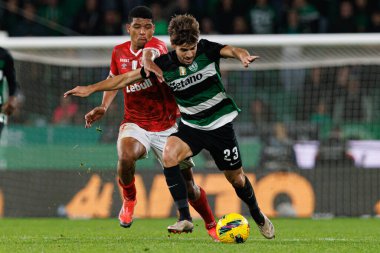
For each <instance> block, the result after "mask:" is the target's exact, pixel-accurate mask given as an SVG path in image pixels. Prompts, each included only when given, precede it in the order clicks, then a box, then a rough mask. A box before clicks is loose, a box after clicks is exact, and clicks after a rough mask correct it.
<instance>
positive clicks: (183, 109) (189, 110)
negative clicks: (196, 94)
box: [178, 92, 227, 114]
mask: <svg viewBox="0 0 380 253" xmlns="http://www.w3.org/2000/svg"><path fill="white" fill-rule="evenodd" d="M225 98H227V96H226V94H225V93H224V92H219V93H218V94H216V95H215V96H214V97H213V98H211V99H209V100H207V101H205V102H203V103H200V104H198V105H195V106H191V107H183V106H180V105H178V107H179V110H180V111H181V112H183V113H186V114H196V113H198V112H201V111H203V110H206V109H209V108H211V107H212V106H214V105H216V104H218V103H219V102H220V101H222V100H223V99H225Z"/></svg>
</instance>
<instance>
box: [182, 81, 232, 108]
mask: <svg viewBox="0 0 380 253" xmlns="http://www.w3.org/2000/svg"><path fill="white" fill-rule="evenodd" d="M221 92H223V93H224V90H221V89H220V87H219V86H217V85H212V86H211V87H210V88H209V89H207V90H204V91H203V92H200V93H198V94H195V95H194V96H193V97H191V98H189V99H180V98H176V102H177V104H178V105H180V106H182V107H192V106H195V105H198V104H201V103H204V102H206V101H207V100H209V99H210V98H213V97H215V96H216V95H217V94H219V93H221Z"/></svg>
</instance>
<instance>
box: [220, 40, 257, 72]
mask: <svg viewBox="0 0 380 253" xmlns="http://www.w3.org/2000/svg"><path fill="white" fill-rule="evenodd" d="M220 55H221V56H222V57H225V58H235V59H238V60H240V61H241V63H242V64H243V66H244V67H248V65H249V64H250V63H252V62H253V61H254V60H256V59H257V58H259V56H255V55H250V53H249V52H248V51H247V50H246V49H244V48H239V47H233V46H228V45H227V46H225V47H223V48H222V49H221V50H220Z"/></svg>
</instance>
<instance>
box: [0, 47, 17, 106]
mask: <svg viewBox="0 0 380 253" xmlns="http://www.w3.org/2000/svg"><path fill="white" fill-rule="evenodd" d="M8 93H9V94H8ZM15 93H16V78H15V70H14V66H13V58H12V56H11V55H10V54H9V52H8V51H7V50H5V49H4V48H1V47H0V108H1V105H3V104H4V103H5V100H6V98H7V97H8V95H9V96H13V95H14V94H15Z"/></svg>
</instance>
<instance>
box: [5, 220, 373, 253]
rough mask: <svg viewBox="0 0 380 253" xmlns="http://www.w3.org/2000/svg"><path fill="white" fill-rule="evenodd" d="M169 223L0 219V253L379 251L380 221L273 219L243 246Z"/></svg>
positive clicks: (253, 231) (254, 230)
mask: <svg viewBox="0 0 380 253" xmlns="http://www.w3.org/2000/svg"><path fill="white" fill-rule="evenodd" d="M174 222H175V220H174V219H136V220H135V222H134V224H133V226H132V227H131V228H129V229H124V228H121V227H119V224H118V221H117V219H116V218H115V219H99V220H98V219H94V220H67V219H53V218H52V219H29V218H25V219H10V218H3V219H0V252H28V253H30V252H91V253H92V252H136V253H138V252H148V253H149V252H152V253H153V252H154V253H161V252H162V253H171V252H181V253H185V252H190V253H203V252H234V253H236V252H238V253H242V252H260V253H262V252H270V253H274V252H275V253H278V252H292V253H293V252H318V253H320V252H380V219H357V218H341V219H326V220H311V219H274V220H273V223H274V225H275V228H276V238H275V239H274V240H266V239H264V237H262V236H261V235H260V234H259V232H258V230H257V228H256V226H255V225H254V222H253V220H249V222H250V224H251V235H250V237H249V238H248V240H247V242H246V243H244V244H222V243H214V242H213V241H212V240H211V239H210V238H209V237H208V235H207V233H206V230H205V229H204V226H203V222H202V221H200V220H197V221H195V228H194V232H193V233H191V234H181V235H170V236H169V234H168V233H167V231H166V226H167V225H169V224H171V223H174Z"/></svg>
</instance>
